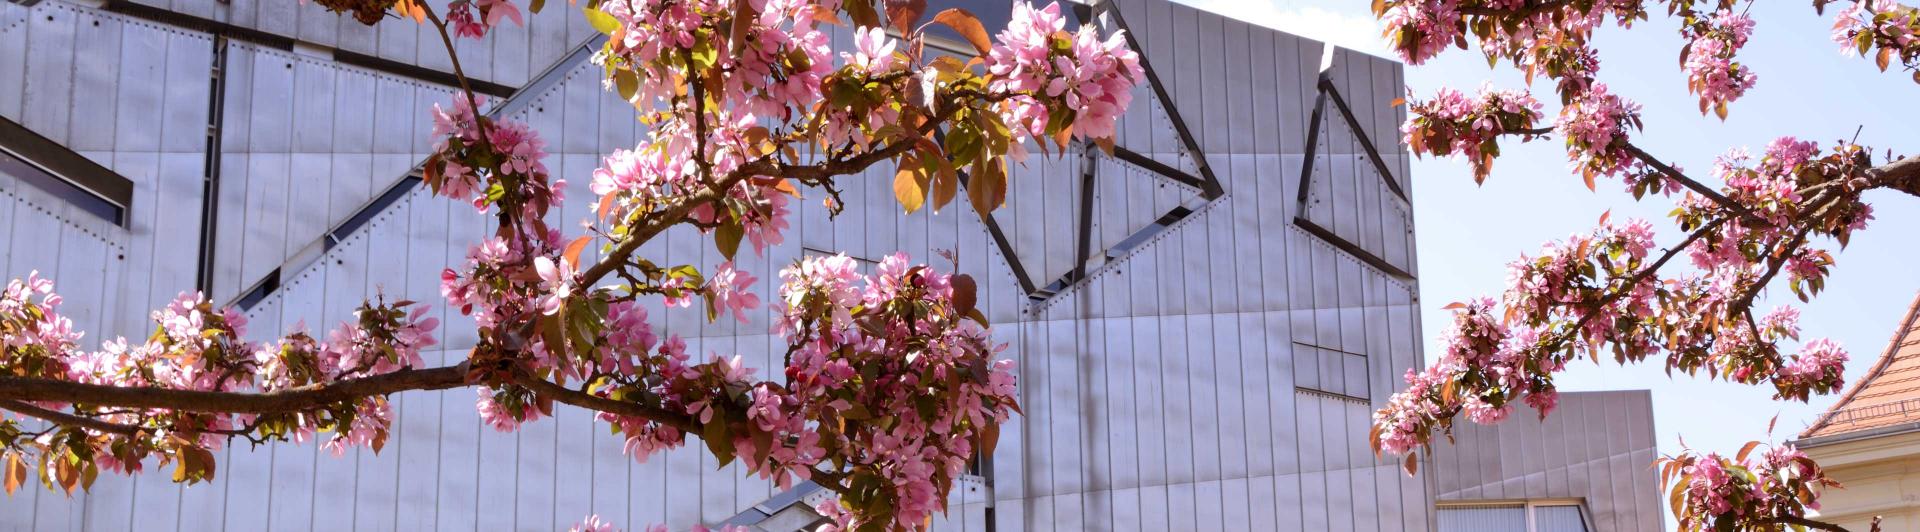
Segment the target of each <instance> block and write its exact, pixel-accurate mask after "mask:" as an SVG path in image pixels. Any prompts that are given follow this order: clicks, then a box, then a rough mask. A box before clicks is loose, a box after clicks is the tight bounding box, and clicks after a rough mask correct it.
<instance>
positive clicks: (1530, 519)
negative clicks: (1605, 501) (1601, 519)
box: [1433, 497, 1594, 532]
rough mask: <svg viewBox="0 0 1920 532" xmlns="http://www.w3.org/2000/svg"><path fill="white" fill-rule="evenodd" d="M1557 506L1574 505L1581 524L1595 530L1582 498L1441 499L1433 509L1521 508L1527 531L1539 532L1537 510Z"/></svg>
mask: <svg viewBox="0 0 1920 532" xmlns="http://www.w3.org/2000/svg"><path fill="white" fill-rule="evenodd" d="M1557 506H1572V507H1574V509H1576V510H1578V511H1579V512H1580V526H1581V527H1582V528H1584V529H1586V532H1593V530H1594V528H1593V512H1591V511H1589V510H1588V509H1587V501H1586V499H1580V498H1567V497H1559V498H1553V497H1549V498H1540V499H1488V500H1473V501H1441V502H1437V503H1435V504H1434V505H1433V509H1434V511H1435V512H1436V513H1437V512H1439V511H1441V510H1446V509H1449V508H1473V507H1481V508H1484V507H1506V508H1520V509H1521V511H1522V515H1524V516H1525V518H1526V526H1527V528H1526V530H1527V532H1539V531H1540V523H1539V519H1538V518H1537V517H1535V514H1536V512H1537V510H1538V509H1540V508H1542V507H1557Z"/></svg>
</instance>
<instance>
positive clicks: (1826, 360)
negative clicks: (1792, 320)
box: [1774, 338, 1847, 401]
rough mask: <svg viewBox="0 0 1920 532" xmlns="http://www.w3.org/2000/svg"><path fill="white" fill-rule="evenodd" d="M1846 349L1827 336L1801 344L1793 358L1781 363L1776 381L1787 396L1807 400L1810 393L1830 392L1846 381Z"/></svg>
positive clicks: (1782, 392)
mask: <svg viewBox="0 0 1920 532" xmlns="http://www.w3.org/2000/svg"><path fill="white" fill-rule="evenodd" d="M1846 366H1847V350H1846V349H1845V348H1843V347H1840V344H1838V343H1835V342H1834V341H1832V340H1828V339H1826V338H1817V339H1814V340H1813V341H1810V342H1807V344H1806V345H1804V346H1801V348H1800V353H1799V354H1796V355H1794V356H1793V360H1791V361H1789V362H1787V364H1786V365H1784V366H1781V367H1780V370H1779V375H1778V376H1777V377H1775V379H1774V382H1776V383H1779V388H1780V394H1781V395H1782V396H1784V397H1788V398H1793V399H1800V400H1803V401H1804V400H1806V396H1807V394H1808V393H1809V392H1811V393H1821V394H1824V393H1830V392H1833V391H1836V390H1839V389H1840V387H1841V386H1842V385H1843V384H1844V383H1845V382H1846V381H1845V379H1844V378H1843V376H1842V375H1841V373H1842V372H1844V371H1846Z"/></svg>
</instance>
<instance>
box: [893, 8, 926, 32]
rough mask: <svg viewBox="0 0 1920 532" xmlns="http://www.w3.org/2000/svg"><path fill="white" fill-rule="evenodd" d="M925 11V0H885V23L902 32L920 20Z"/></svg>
mask: <svg viewBox="0 0 1920 532" xmlns="http://www.w3.org/2000/svg"><path fill="white" fill-rule="evenodd" d="M926 12H927V0H887V23H888V24H889V25H892V26H893V29H894V30H897V31H899V32H900V33H902V34H905V33H907V32H908V30H911V29H912V28H913V25H914V23H917V22H920V15H923V14H925V13H926Z"/></svg>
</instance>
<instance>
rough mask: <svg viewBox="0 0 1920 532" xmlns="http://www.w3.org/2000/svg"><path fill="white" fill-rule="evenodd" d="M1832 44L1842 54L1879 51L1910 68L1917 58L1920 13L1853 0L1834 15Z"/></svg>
mask: <svg viewBox="0 0 1920 532" xmlns="http://www.w3.org/2000/svg"><path fill="white" fill-rule="evenodd" d="M1833 42H1835V43H1837V44H1839V45H1840V52H1841V53H1843V54H1847V55H1865V54H1866V53H1867V51H1868V50H1871V49H1874V48H1879V49H1882V50H1887V54H1888V55H1889V56H1890V58H1891V57H1892V56H1898V57H1899V58H1900V59H1901V60H1902V61H1903V62H1904V63H1906V64H1907V65H1909V66H1912V65H1913V64H1914V62H1915V59H1916V56H1917V55H1920V9H1915V8H1914V7H1913V6H1907V5H1902V4H1900V3H1899V2H1897V1H1895V0H1854V1H1852V2H1850V3H1848V4H1847V7H1845V8H1843V9H1841V10H1840V11H1839V12H1838V13H1835V14H1834V17H1833Z"/></svg>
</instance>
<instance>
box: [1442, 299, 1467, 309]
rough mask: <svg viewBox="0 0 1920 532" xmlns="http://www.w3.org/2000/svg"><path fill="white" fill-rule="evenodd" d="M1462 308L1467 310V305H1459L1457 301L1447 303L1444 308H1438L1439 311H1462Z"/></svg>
mask: <svg viewBox="0 0 1920 532" xmlns="http://www.w3.org/2000/svg"><path fill="white" fill-rule="evenodd" d="M1463 308H1467V304H1466V303H1461V302H1458V301H1455V302H1452V303H1448V304H1447V306H1444V307H1440V310H1459V309H1463Z"/></svg>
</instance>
